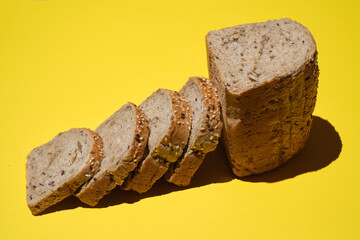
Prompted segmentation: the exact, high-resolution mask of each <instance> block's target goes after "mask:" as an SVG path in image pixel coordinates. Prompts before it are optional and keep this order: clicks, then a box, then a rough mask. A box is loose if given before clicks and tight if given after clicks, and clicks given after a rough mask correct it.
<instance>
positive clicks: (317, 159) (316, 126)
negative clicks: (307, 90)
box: [239, 116, 342, 183]
mask: <svg viewBox="0 0 360 240" xmlns="http://www.w3.org/2000/svg"><path fill="white" fill-rule="evenodd" d="M341 149H342V142H341V138H340V135H339V133H338V132H336V130H335V128H334V127H333V126H332V125H331V124H330V123H329V122H328V121H327V120H324V119H322V118H320V117H317V116H314V117H313V122H312V126H311V131H310V136H309V138H308V140H307V141H306V144H305V146H304V148H303V149H302V150H300V152H299V153H298V154H296V155H295V156H294V157H293V158H292V159H290V160H289V161H288V162H287V163H285V164H283V165H281V166H280V167H278V168H276V169H274V170H272V171H270V172H266V173H262V174H259V175H252V176H248V177H243V178H239V179H241V180H243V181H247V182H268V183H273V182H278V181H282V180H285V179H289V178H293V177H296V176H298V175H300V174H304V173H308V172H314V171H317V170H320V169H322V168H324V167H326V166H328V165H329V164H330V163H332V162H333V161H335V160H336V159H337V158H338V157H339V155H340V152H341Z"/></svg>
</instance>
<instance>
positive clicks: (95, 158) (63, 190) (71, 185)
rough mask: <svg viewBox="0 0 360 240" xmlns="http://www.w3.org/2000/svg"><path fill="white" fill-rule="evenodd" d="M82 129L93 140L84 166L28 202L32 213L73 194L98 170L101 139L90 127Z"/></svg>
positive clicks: (101, 147) (100, 155) (100, 157)
mask: <svg viewBox="0 0 360 240" xmlns="http://www.w3.org/2000/svg"><path fill="white" fill-rule="evenodd" d="M83 130H86V131H88V133H89V135H90V136H91V137H92V140H93V147H92V149H91V151H90V156H89V158H88V160H87V161H86V166H85V167H84V168H83V169H82V170H81V171H80V173H78V174H77V175H76V176H75V177H74V178H72V179H71V180H70V181H68V182H66V183H65V184H64V185H62V186H60V187H59V188H58V189H56V191H54V192H51V193H49V194H48V195H47V196H46V197H44V198H43V199H42V200H41V201H40V202H38V203H36V204H31V205H30V204H29V205H28V207H29V208H30V210H31V212H32V214H33V215H37V214H39V213H41V212H42V211H44V210H45V209H46V208H48V207H50V206H52V205H54V204H55V203H58V202H60V201H61V200H63V199H64V198H66V197H68V196H69V195H71V194H73V193H74V192H75V191H76V190H77V189H78V188H79V187H80V186H81V185H82V184H84V183H85V182H87V181H88V180H89V179H90V178H91V177H92V176H94V175H95V173H97V172H98V171H99V167H100V163H101V161H102V158H103V142H102V139H101V138H100V136H99V135H98V134H97V133H95V132H94V131H92V130H90V129H87V128H83Z"/></svg>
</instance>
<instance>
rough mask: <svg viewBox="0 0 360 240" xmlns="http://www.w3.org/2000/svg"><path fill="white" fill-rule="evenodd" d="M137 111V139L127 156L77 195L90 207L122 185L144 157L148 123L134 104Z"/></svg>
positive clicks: (141, 111) (143, 114)
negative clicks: (113, 168) (116, 166)
mask: <svg viewBox="0 0 360 240" xmlns="http://www.w3.org/2000/svg"><path fill="white" fill-rule="evenodd" d="M128 104H130V105H131V106H132V107H133V108H134V110H135V121H136V128H135V134H134V136H135V138H134V139H133V141H132V143H131V145H130V149H129V151H128V154H127V156H125V157H124V158H123V159H121V164H120V165H119V166H118V168H116V169H115V170H113V171H105V172H103V173H102V174H101V175H100V176H96V178H95V177H94V178H92V180H90V181H89V182H88V183H87V185H85V186H84V187H83V188H82V189H81V190H80V191H79V192H78V193H77V194H76V197H77V198H79V199H80V201H82V202H83V203H86V204H88V205H90V206H95V205H96V204H98V202H99V201H100V199H101V198H103V197H104V196H105V195H106V194H108V193H109V192H110V191H111V190H112V189H114V188H115V187H116V185H121V184H122V183H123V182H124V179H125V178H126V177H127V176H128V175H129V173H130V172H131V171H133V170H134V169H135V168H136V166H137V164H138V162H139V161H140V159H141V158H142V157H143V155H144V151H145V148H146V144H147V141H148V137H149V128H148V122H147V119H146V117H145V113H144V111H143V110H142V109H140V108H139V107H137V106H136V105H135V104H133V103H128Z"/></svg>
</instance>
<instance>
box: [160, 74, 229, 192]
mask: <svg viewBox="0 0 360 240" xmlns="http://www.w3.org/2000/svg"><path fill="white" fill-rule="evenodd" d="M180 94H182V95H183V96H184V97H185V98H186V100H187V101H188V102H189V105H190V109H191V112H192V119H193V120H192V127H191V133H190V138H189V143H188V145H187V149H186V151H185V153H184V154H183V156H182V157H181V159H179V160H178V161H177V162H175V163H173V164H171V166H170V168H169V170H168V172H167V173H166V180H167V181H168V182H171V183H174V184H176V185H179V186H186V185H189V184H190V181H191V178H192V176H193V175H194V174H195V172H196V171H197V169H198V168H199V167H200V165H201V163H202V162H203V159H204V157H205V154H206V153H208V152H211V151H214V150H215V148H216V146H217V144H218V142H219V141H218V139H219V137H220V134H221V129H222V123H221V119H220V115H221V113H220V102H219V96H218V93H217V90H216V88H215V85H214V83H213V81H211V80H209V79H206V78H204V77H191V78H189V80H188V81H187V82H186V84H185V85H184V87H183V88H182V89H181V90H180Z"/></svg>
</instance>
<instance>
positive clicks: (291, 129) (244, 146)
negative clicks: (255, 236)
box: [206, 19, 319, 177]
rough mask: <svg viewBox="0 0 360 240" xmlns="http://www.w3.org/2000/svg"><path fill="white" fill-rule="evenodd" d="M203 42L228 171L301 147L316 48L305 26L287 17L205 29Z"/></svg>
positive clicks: (271, 163) (248, 168) (271, 161)
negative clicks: (217, 104)
mask: <svg viewBox="0 0 360 240" xmlns="http://www.w3.org/2000/svg"><path fill="white" fill-rule="evenodd" d="M206 46H207V52H208V64H209V75H210V79H213V80H214V81H215V84H216V86H217V88H218V91H219V95H220V101H221V104H222V115H223V118H224V134H223V140H224V142H225V148H226V152H227V155H228V158H229V160H230V163H231V166H232V170H233V172H234V174H235V175H237V176H239V177H241V176H247V175H251V174H258V173H262V172H266V171H269V170H271V169H273V168H276V167H278V166H279V165H281V164H282V163H284V162H286V161H287V160H288V159H289V158H291V157H292V156H293V155H294V154H296V153H297V152H298V151H299V150H300V149H301V148H302V147H303V146H304V144H305V141H306V139H307V138H308V136H309V132H310V127H311V121H312V113H313V110H314V106H315V102H316V94H317V86H318V74H319V71H318V65H317V49H316V44H315V41H314V38H313V36H312V35H311V33H310V32H309V30H308V29H307V28H305V27H304V26H303V25H301V24H300V23H297V22H295V21H292V20H290V19H281V20H273V21H267V22H264V23H251V24H245V25H239V26H235V27H230V28H224V29H221V30H217V31H212V32H209V33H208V34H207V36H206Z"/></svg>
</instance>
